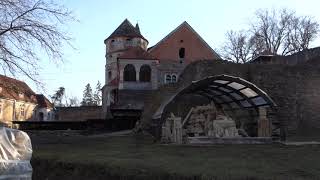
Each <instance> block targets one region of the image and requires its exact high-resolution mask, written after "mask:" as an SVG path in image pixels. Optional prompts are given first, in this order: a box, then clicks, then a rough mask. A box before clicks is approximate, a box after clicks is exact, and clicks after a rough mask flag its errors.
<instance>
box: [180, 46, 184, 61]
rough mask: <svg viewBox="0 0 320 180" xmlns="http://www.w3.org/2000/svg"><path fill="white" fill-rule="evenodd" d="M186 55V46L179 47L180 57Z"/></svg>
mask: <svg viewBox="0 0 320 180" xmlns="http://www.w3.org/2000/svg"><path fill="white" fill-rule="evenodd" d="M184 56H185V49H184V48H180V49H179V57H180V58H181V59H183V58H184Z"/></svg>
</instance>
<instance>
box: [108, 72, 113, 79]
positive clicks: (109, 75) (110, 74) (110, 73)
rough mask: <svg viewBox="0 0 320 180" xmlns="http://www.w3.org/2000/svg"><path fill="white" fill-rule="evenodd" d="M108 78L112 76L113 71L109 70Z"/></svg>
mask: <svg viewBox="0 0 320 180" xmlns="http://www.w3.org/2000/svg"><path fill="white" fill-rule="evenodd" d="M108 78H109V79H111V78H112V72H111V71H109V72H108Z"/></svg>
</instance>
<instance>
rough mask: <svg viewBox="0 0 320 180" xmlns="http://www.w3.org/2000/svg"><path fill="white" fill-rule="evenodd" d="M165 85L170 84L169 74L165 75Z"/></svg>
mask: <svg viewBox="0 0 320 180" xmlns="http://www.w3.org/2000/svg"><path fill="white" fill-rule="evenodd" d="M165 83H171V75H170V74H167V75H166V81H165Z"/></svg>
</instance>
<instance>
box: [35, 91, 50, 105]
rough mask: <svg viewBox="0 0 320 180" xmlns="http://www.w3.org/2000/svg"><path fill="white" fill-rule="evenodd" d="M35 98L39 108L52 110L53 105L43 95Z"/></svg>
mask: <svg viewBox="0 0 320 180" xmlns="http://www.w3.org/2000/svg"><path fill="white" fill-rule="evenodd" d="M36 98H37V102H38V106H39V107H40V108H53V104H52V103H51V102H50V101H49V100H48V99H47V98H46V97H45V96H44V95H43V94H37V95H36Z"/></svg>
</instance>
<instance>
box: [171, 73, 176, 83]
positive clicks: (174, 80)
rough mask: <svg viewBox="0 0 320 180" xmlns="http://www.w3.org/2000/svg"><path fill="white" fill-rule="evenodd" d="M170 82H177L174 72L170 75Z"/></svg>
mask: <svg viewBox="0 0 320 180" xmlns="http://www.w3.org/2000/svg"><path fill="white" fill-rule="evenodd" d="M171 82H172V83H175V82H177V76H176V75H175V74H173V75H172V76H171Z"/></svg>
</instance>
